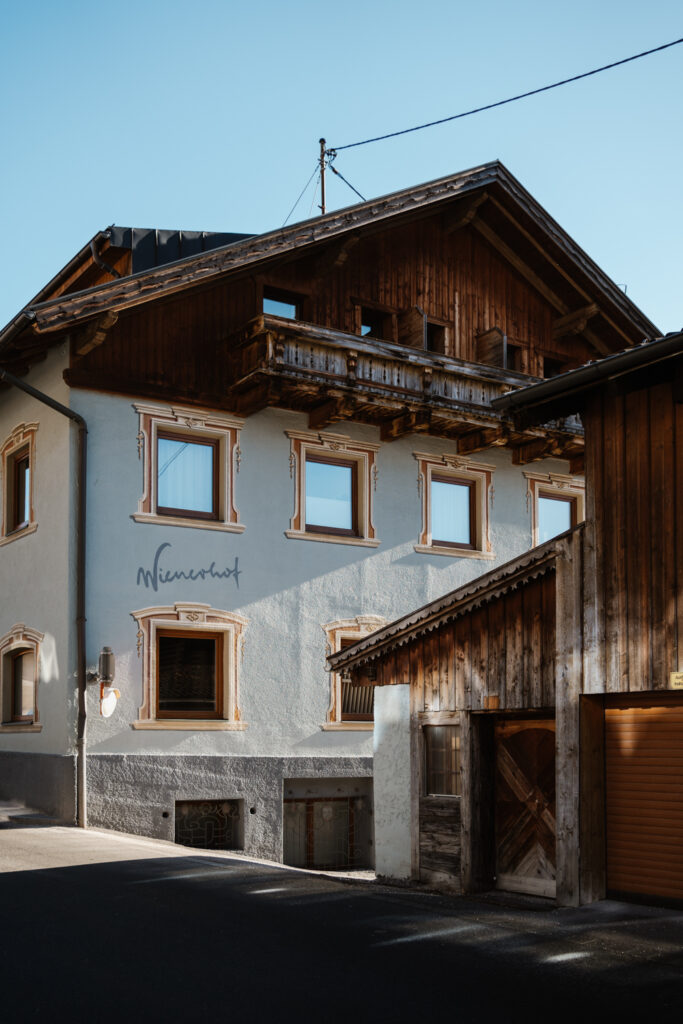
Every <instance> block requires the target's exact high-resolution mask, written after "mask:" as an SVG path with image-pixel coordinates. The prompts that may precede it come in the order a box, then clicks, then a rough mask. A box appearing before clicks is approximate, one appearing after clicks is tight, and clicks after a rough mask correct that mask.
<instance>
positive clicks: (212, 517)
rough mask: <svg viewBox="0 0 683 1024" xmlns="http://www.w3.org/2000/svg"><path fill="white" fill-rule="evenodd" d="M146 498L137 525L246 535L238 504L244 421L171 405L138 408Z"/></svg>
mask: <svg viewBox="0 0 683 1024" xmlns="http://www.w3.org/2000/svg"><path fill="white" fill-rule="evenodd" d="M134 408H135V410H136V411H137V413H138V415H139V417H140V427H139V431H138V435H137V445H138V458H140V459H142V461H143V494H142V497H141V498H140V500H139V502H138V511H137V513H136V514H135V515H133V519H134V520H135V521H136V522H142V523H144V522H154V523H164V524H166V525H169V526H194V527H198V528H202V529H210V530H228V531H231V532H233V533H241V532H242V530H244V526H243V525H242V524H241V523H240V522H239V516H238V512H237V509H236V507H235V502H234V484H235V480H234V478H235V474H236V473H238V472H239V466H240V461H241V451H240V447H239V435H240V430H241V428H242V421H241V420H234V419H229V418H227V417H223V416H219V415H213V414H212V413H208V412H202V411H201V410H198V409H181V408H176V407H170V406H148V405H140V404H138V405H135V406H134Z"/></svg>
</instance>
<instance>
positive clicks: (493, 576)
mask: <svg viewBox="0 0 683 1024" xmlns="http://www.w3.org/2000/svg"><path fill="white" fill-rule="evenodd" d="M583 529H584V524H583V523H579V525H578V526H575V527H574V528H573V529H572V530H568V531H567V532H565V533H562V534H560V535H559V536H557V537H553V538H552V539H551V540H548V541H546V542H545V544H540V545H539V546H538V547H535V548H531V550H530V551H526V552H524V554H522V555H518V556H517V558H513V559H511V560H510V561H509V562H506V563H505V564H504V565H501V566H500V567H499V568H498V569H492V570H491V572H487V573H486V574H485V575H484V576H478V577H477V579H476V580H473V581H472V582H471V583H466V584H465V585H464V586H462V587H458V588H457V589H456V590H451V591H450V592H449V593H448V594H444V595H443V597H439V598H437V599H436V600H435V601H430V602H429V604H426V605H423V607H422V608H418V609H417V610H416V611H414V612H410V614H408V615H404V616H403V617H402V618H400V619H395V620H394V621H393V622H390V623H389V624H388V625H387V626H383V627H382V629H378V630H376V632H374V633H370V634H369V635H368V636H366V637H363V639H361V640H359V641H358V642H357V643H355V644H353V645H352V646H349V647H345V648H344V650H343V651H338V652H337V653H336V654H331V655H329V656H328V658H327V663H328V665H329V667H330V669H331V671H333V672H339V671H342V670H345V669H347V668H351V667H353V666H358V665H362V664H364V663H367V662H370V661H374V660H375V659H377V658H379V657H381V656H382V655H383V654H386V653H387V652H388V651H391V650H393V649H394V648H396V647H402V646H403V645H404V644H406V643H409V642H410V641H411V640H412V639H414V638H415V637H417V636H420V635H422V634H424V633H429V632H431V630H433V629H437V628H438V627H439V626H441V625H443V624H444V623H446V622H449V621H451V620H452V619H457V618H460V617H461V616H463V615H466V614H467V613H468V612H470V611H472V610H473V609H474V608H478V607H480V606H481V605H483V604H487V603H488V602H489V601H493V600H495V599H496V598H498V597H500V596H501V595H502V594H505V593H507V592H508V591H510V590H515V589H516V588H517V587H519V586H520V585H521V584H523V583H525V582H526V581H527V580H531V579H536V578H537V577H538V576H542V575H543V574H544V573H547V572H552V571H554V569H555V561H556V559H557V558H558V556H560V555H561V554H562V552H563V551H564V549H565V547H566V540H567V538H568V537H569V536H570V535H571V534H572V533H576V532H577V531H581V530H583Z"/></svg>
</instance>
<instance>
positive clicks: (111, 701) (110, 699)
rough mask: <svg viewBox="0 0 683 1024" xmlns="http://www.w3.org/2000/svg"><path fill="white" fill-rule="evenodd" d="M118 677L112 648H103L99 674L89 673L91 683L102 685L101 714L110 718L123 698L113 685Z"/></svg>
mask: <svg viewBox="0 0 683 1024" xmlns="http://www.w3.org/2000/svg"><path fill="white" fill-rule="evenodd" d="M115 675H116V658H115V657H114V652H113V651H112V649H111V647H103V648H102V650H101V651H100V656H99V659H98V662H97V672H88V682H89V683H99V684H100V714H101V715H102V717H103V718H109V717H110V715H112V714H113V713H114V710H115V708H116V702H117V701H118V699H119V697H120V696H121V694H120V692H119V691H118V690H115V689H114V688H113V686H112V685H111V684H112V683H113V682H114V676H115Z"/></svg>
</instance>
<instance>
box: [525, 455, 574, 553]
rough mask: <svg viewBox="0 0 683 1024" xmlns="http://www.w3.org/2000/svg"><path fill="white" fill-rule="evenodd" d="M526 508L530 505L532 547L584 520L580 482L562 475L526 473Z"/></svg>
mask: <svg viewBox="0 0 683 1024" xmlns="http://www.w3.org/2000/svg"><path fill="white" fill-rule="evenodd" d="M524 475H525V477H526V479H527V505H528V504H529V503H530V504H531V543H532V546H533V547H535V546H536V545H537V544H543V543H544V542H545V541H547V540H551V538H552V537H557V536H558V535H559V534H560V533H564V532H565V531H566V530H571V529H572V528H573V527H574V526H576V525H577V524H578V523H580V522H582V521H583V519H584V517H585V488H584V483H583V480H582V479H580V478H577V477H573V476H566V475H564V474H562V473H546V474H542V473H528V472H525V474H524Z"/></svg>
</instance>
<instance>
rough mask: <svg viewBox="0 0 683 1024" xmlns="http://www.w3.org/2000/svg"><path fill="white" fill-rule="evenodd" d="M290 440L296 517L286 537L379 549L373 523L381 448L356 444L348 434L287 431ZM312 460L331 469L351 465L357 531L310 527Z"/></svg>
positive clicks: (293, 518) (355, 528)
mask: <svg viewBox="0 0 683 1024" xmlns="http://www.w3.org/2000/svg"><path fill="white" fill-rule="evenodd" d="M286 433H287V437H288V438H289V439H290V445H291V447H290V453H289V466H290V476H291V477H292V479H293V480H294V515H293V516H292V518H291V520H290V525H289V529H288V530H285V536H286V537H290V538H293V539H296V540H316V541H325V542H327V543H333V544H353V545H356V546H360V547H377V546H378V545H379V543H380V542H379V540H377V537H376V531H375V524H374V520H373V504H374V502H373V497H374V491H375V487H376V484H377V464H376V462H375V455H376V452H377V451H378V450H379V448H380V445H379V444H370V443H366V442H362V441H352V440H351V439H350V438H349V437H347V436H346V435H345V434H330V433H312V432H308V431H296V430H288V431H286ZM309 457H310V459H311V460H313V461H316V462H328V463H329V464H330V465H335V464H336V465H339V464H340V463H343V464H344V465H351V466H352V467H354V468H355V471H354V474H353V476H354V483H355V487H354V498H353V500H354V504H355V508H354V510H353V513H354V514H353V520H354V531H353V533H349V532H347V531H340V530H335V529H333V528H330V529H328V530H325V529H324V528H322V529H321V528H320V527H317V526H316V527H315V528H314V529H310V528H307V527H306V522H305V516H306V461H307V459H308V458H309Z"/></svg>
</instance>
